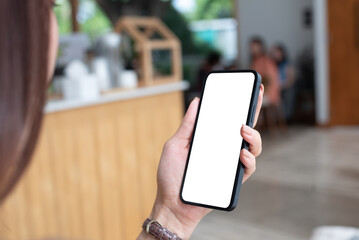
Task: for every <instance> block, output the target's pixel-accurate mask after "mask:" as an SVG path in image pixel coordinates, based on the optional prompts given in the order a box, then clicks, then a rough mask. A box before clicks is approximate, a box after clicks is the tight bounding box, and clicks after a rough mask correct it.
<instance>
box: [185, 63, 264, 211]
mask: <svg viewBox="0 0 359 240" xmlns="http://www.w3.org/2000/svg"><path fill="white" fill-rule="evenodd" d="M216 73H253V75H254V76H255V79H254V83H253V84H254V86H253V90H252V95H251V101H250V105H249V110H248V116H247V122H246V124H247V125H248V126H250V127H253V123H254V118H255V112H256V108H257V102H258V96H259V90H260V85H261V82H262V79H261V76H260V74H259V73H257V72H256V71H254V70H232V71H212V72H210V73H208V74H207V76H206V79H205V81H204V83H203V87H202V93H201V98H200V102H199V105H198V111H197V114H196V121H195V124H194V128H193V134H192V137H191V144H190V147H189V151H188V156H187V161H186V166H185V170H184V173H183V178H182V184H181V189H180V194H179V195H180V199H181V201H182V202H183V203H185V204H189V205H194V206H198V207H205V208H210V209H216V210H222V211H232V210H233V209H234V208H235V207H236V206H237V203H238V198H239V192H240V189H241V186H242V179H243V174H244V166H243V164H242V162H241V160H240V158H239V159H238V167H237V172H236V178H235V182H234V185H233V191H232V197H231V202H230V204H229V206H228V207H226V208H222V207H218V206H211V205H206V204H201V203H195V202H189V201H186V200H184V199H183V197H182V190H183V185H184V180H185V178H186V173H187V167H188V162H189V158H190V155H191V150H192V142H193V138H194V134H195V132H196V127H197V121H198V116H199V114H200V110H201V104H202V99H203V94H204V91H205V88H206V83H207V79H208V77H209V75H211V74H216ZM243 148H246V149H248V143H246V141H244V140H243V143H242V147H241V149H243Z"/></svg>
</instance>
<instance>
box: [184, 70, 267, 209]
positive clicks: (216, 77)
mask: <svg viewBox="0 0 359 240" xmlns="http://www.w3.org/2000/svg"><path fill="white" fill-rule="evenodd" d="M260 85H261V76H260V75H259V74H258V73H257V72H255V71H252V70H245V71H230V72H227V71H226V72H223V71H222V72H211V73H210V74H209V75H208V76H207V79H206V80H205V83H204V87H203V90H202V97H201V99H200V103H199V108H198V113H197V117H196V122H195V126H194V130H193V136H192V141H191V145H190V148H189V153H188V158H187V163H186V167H185V172H184V176H183V180H182V186H181V191H180V198H181V200H182V202H184V203H186V204H191V205H196V206H201V207H207V208H212V209H218V210H225V211H231V210H233V209H234V208H235V207H236V205H237V203H238V196H239V191H240V188H241V184H242V178H243V173H244V166H243V164H242V163H241V161H240V152H241V150H242V148H248V146H247V145H248V144H247V143H246V142H245V141H244V140H243V138H242V136H241V127H242V124H247V125H249V126H251V127H253V122H254V117H255V112H256V108H257V101H258V96H259V90H260Z"/></svg>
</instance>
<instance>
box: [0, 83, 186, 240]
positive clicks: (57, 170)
mask: <svg viewBox="0 0 359 240" xmlns="http://www.w3.org/2000/svg"><path fill="white" fill-rule="evenodd" d="M177 84H179V83H177ZM158 87H159V88H160V89H159V88H158ZM158 87H157V88H156V87H152V88H154V89H152V90H151V89H147V90H146V89H140V90H135V91H140V92H137V93H136V94H135V92H132V93H130V92H127V93H121V94H122V95H121V94H119V95H118V94H117V95H112V96H110V97H109V96H107V100H106V97H105V100H104V99H100V100H98V101H97V102H92V103H91V102H87V103H86V102H82V104H77V105H76V104H75V103H74V102H73V104H72V105H71V104H70V103H69V102H68V103H67V104H68V105H67V107H63V108H60V105H61V104H60V103H53V104H52V105H51V104H50V105H48V106H47V108H46V109H47V110H46V111H47V114H46V117H45V121H44V125H43V129H42V134H41V138H40V140H39V143H38V147H37V150H36V153H35V156H34V158H33V162H32V164H31V166H30V168H29V169H28V171H27V172H26V174H25V176H24V177H23V178H22V180H21V182H20V184H19V185H18V186H17V188H16V189H15V191H14V192H13V193H12V195H11V196H10V197H9V198H8V199H7V201H6V202H5V204H4V205H3V207H2V210H1V215H0V222H1V226H0V239H24V240H28V239H44V238H47V239H49V238H52V239H55V238H56V239H58V238H61V239H72V240H75V239H79V240H80V239H81V240H83V239H93V240H106V239H108V240H121V239H124V240H126V239H135V237H136V236H137V234H138V233H139V232H140V231H141V224H142V222H143V221H144V219H145V218H146V217H148V215H149V213H150V210H151V207H152V203H153V201H154V198H155V194H156V170H157V164H158V161H159V159H160V155H161V151H162V147H163V144H164V142H165V141H166V140H167V139H168V138H169V137H170V136H171V135H172V134H173V133H174V132H175V131H176V129H177V128H178V126H179V124H180V122H181V119H182V116H183V94H182V90H184V89H185V88H186V86H185V85H183V83H182V85H181V86H180V85H178V87H174V86H173V85H171V86H170V85H169V86H168V88H166V87H164V86H158ZM161 89H162V90H161ZM141 91H142V92H141ZM123 94H130V96H127V97H124V95H123ZM131 94H132V95H131ZM131 96H132V97H131ZM56 104H57V105H56ZM65 105H66V104H65ZM65 105H62V106H65Z"/></svg>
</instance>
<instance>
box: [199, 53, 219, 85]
mask: <svg viewBox="0 0 359 240" xmlns="http://www.w3.org/2000/svg"><path fill="white" fill-rule="evenodd" d="M215 70H223V66H221V54H220V53H219V52H217V51H213V52H211V53H209V54H208V56H207V57H206V59H205V61H204V63H203V64H202V65H201V67H200V69H199V71H198V76H197V81H196V87H195V90H196V91H202V88H203V83H204V80H205V79H206V77H207V75H208V74H209V73H210V72H212V71H215Z"/></svg>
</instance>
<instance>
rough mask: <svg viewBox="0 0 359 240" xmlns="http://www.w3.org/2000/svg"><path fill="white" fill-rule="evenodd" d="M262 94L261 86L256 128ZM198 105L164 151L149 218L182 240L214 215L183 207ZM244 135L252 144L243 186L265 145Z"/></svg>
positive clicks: (245, 154)
mask: <svg viewBox="0 0 359 240" xmlns="http://www.w3.org/2000/svg"><path fill="white" fill-rule="evenodd" d="M263 91H264V87H263V85H262V86H261V90H260V94H259V99H258V105H257V109H256V117H255V124H256V122H257V119H258V115H259V112H260V109H261V106H262V99H263ZM198 103H199V99H198V98H196V99H194V100H193V101H192V103H191V105H190V106H189V108H188V110H187V113H186V115H185V116H184V119H183V121H182V124H181V126H180V127H179V129H178V130H177V132H176V133H175V135H174V136H172V137H171V138H170V139H169V140H168V141H167V142H166V144H165V146H164V148H163V152H162V156H161V160H160V164H159V167H158V172H157V196H156V201H155V204H154V206H153V209H152V213H151V216H150V219H154V220H157V221H158V222H159V223H161V224H163V226H164V227H165V228H167V229H169V230H170V231H172V232H174V233H176V234H177V235H178V236H179V237H181V238H183V239H188V238H189V237H190V236H191V234H192V232H193V230H194V229H195V227H196V226H197V224H198V223H199V221H200V220H201V219H202V218H203V217H204V216H205V215H206V214H208V213H209V212H210V211H211V210H210V209H207V208H202V207H197V206H192V205H187V204H184V203H182V201H181V200H180V198H179V193H180V188H181V183H182V177H183V173H184V169H185V165H186V160H187V155H188V151H189V145H190V142H191V137H192V132H193V128H194V123H195V119H196V114H197V110H198ZM241 135H242V137H243V139H244V140H246V141H247V142H248V143H249V151H248V150H245V149H243V150H242V152H241V161H242V163H243V164H244V166H245V172H244V177H243V182H245V181H246V180H247V179H248V178H249V177H250V176H251V175H252V174H253V173H254V171H255V166H256V159H255V158H256V157H257V156H258V155H259V154H260V153H261V149H262V141H261V137H260V134H259V133H258V132H257V131H256V130H254V129H252V128H250V127H248V126H243V127H242V129H241ZM145 238H147V236H146V234H145V233H144V232H142V233H141V235H140V237H139V238H138V239H145Z"/></svg>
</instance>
